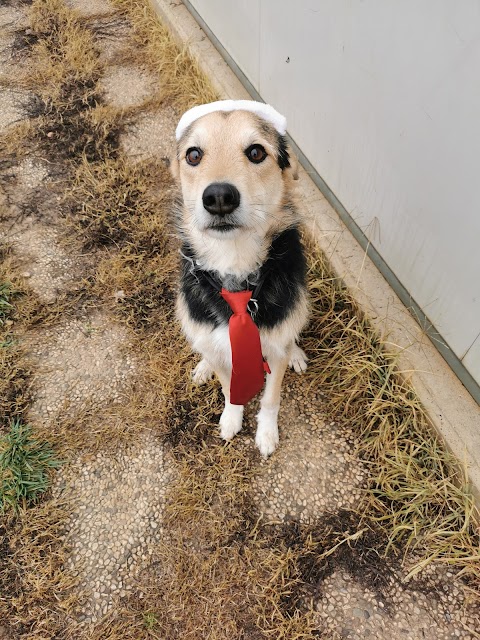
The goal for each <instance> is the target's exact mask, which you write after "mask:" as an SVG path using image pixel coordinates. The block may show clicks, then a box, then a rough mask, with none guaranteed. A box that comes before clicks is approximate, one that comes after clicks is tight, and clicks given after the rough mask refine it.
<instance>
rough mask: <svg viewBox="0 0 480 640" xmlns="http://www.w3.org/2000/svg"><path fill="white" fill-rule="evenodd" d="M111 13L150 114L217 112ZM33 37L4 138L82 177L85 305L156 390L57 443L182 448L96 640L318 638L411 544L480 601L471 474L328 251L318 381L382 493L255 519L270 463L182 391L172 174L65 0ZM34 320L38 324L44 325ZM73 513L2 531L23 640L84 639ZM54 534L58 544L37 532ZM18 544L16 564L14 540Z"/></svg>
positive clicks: (182, 58)
mask: <svg viewBox="0 0 480 640" xmlns="http://www.w3.org/2000/svg"><path fill="white" fill-rule="evenodd" d="M113 1H114V4H115V6H116V7H117V8H118V9H119V11H120V14H121V15H122V16H124V17H126V18H128V20H130V21H131V23H132V25H133V28H134V46H135V47H136V52H135V54H134V53H133V52H132V60H134V59H135V58H136V59H138V60H142V62H146V63H147V64H148V65H149V67H150V69H151V71H152V72H153V73H156V74H158V76H159V85H160V86H161V91H160V92H159V93H158V94H157V95H155V96H153V97H152V98H151V99H149V100H148V101H146V103H145V104H144V105H143V106H142V107H141V108H153V107H154V106H158V105H159V104H161V103H162V102H169V103H171V104H174V105H176V106H177V107H178V108H179V109H184V108H188V107H190V106H192V105H193V104H198V103H201V102H208V101H209V100H213V99H215V98H216V96H215V94H214V92H213V90H212V89H211V87H210V85H209V83H208V80H207V79H206V78H205V77H204V76H203V75H202V74H201V73H200V72H199V69H198V67H197V65H196V64H195V63H194V62H193V61H192V60H191V59H190V58H189V56H188V52H187V50H186V49H184V50H180V49H179V48H178V46H177V45H176V44H175V43H174V41H173V39H172V37H171V35H170V34H169V33H168V31H167V29H166V28H165V27H164V26H162V25H160V24H159V23H158V21H157V19H156V17H155V15H154V13H153V11H152V9H151V8H150V7H149V6H148V5H146V3H145V2H144V1H143V0H132V1H127V0H113ZM32 24H33V25H34V28H35V34H36V36H38V37H36V38H34V39H33V40H32V41H31V42H29V43H28V46H31V47H32V51H33V52H34V53H35V56H34V59H35V62H34V68H33V73H31V74H29V76H28V78H26V80H25V82H26V86H27V85H28V86H29V87H30V88H31V89H34V91H35V93H36V95H37V100H36V102H35V103H34V104H33V106H32V111H31V115H32V116H34V120H33V121H32V122H33V125H32V123H30V124H22V125H21V128H17V129H16V130H15V133H14V134H12V135H11V136H10V138H9V140H7V141H6V142H8V144H9V147H8V149H9V150H10V152H11V153H12V154H14V152H15V146H18V140H19V139H20V138H19V136H25V135H27V133H28V132H31V131H32V129H31V127H32V126H34V127H35V131H36V133H35V136H36V137H35V136H33V138H34V140H35V145H36V149H37V150H38V149H40V150H42V151H44V152H45V153H46V154H47V156H48V157H49V158H50V159H52V161H54V162H55V163H56V164H58V163H59V161H61V166H62V171H63V172H64V174H65V175H68V176H71V177H72V181H71V183H70V184H69V185H68V189H67V196H66V198H65V201H64V205H65V211H66V212H67V215H68V218H69V220H70V223H71V225H72V226H71V227H70V228H74V229H75V233H76V234H77V235H78V236H79V238H80V239H81V241H82V243H83V244H84V246H85V247H86V248H89V249H93V248H95V249H98V251H97V260H98V261H97V265H96V270H95V275H94V278H93V279H92V282H91V283H89V287H88V290H89V295H92V296H94V297H96V299H98V300H102V303H103V304H104V305H105V306H106V307H107V308H110V309H111V310H113V311H114V313H115V314H116V315H117V317H118V318H119V319H120V320H122V321H123V322H125V323H126V324H127V325H128V326H129V327H130V329H131V332H132V348H133V349H134V350H135V351H136V352H137V353H138V354H139V355H140V356H141V358H142V360H143V363H144V375H143V379H142V380H140V381H139V383H138V385H137V387H136V388H135V389H134V390H133V391H132V393H131V394H130V396H129V398H128V402H126V403H125V404H124V405H123V406H121V407H117V408H114V409H113V408H112V409H109V410H108V411H107V412H106V413H105V415H104V417H103V420H100V421H99V420H98V418H97V417H96V416H93V415H90V414H89V413H88V412H86V414H85V415H84V416H80V417H78V418H77V420H76V421H71V422H69V421H66V420H62V421H61V422H59V423H58V424H55V425H54V426H55V436H54V438H53V440H52V444H54V445H55V446H57V447H60V449H59V450H60V455H62V456H63V455H64V454H65V455H66V456H67V457H68V456H70V455H72V454H73V452H78V451H79V450H83V451H85V450H86V449H88V447H89V446H94V447H110V446H114V442H115V439H116V437H117V435H121V434H123V440H122V443H125V442H128V440H129V439H131V438H135V437H138V436H139V434H140V435H141V433H142V430H143V429H150V430H153V431H154V432H155V433H156V434H157V435H158V437H159V438H161V439H162V441H163V442H164V443H165V445H166V446H167V447H169V449H170V451H171V452H172V453H173V455H174V458H175V460H176V463H177V467H178V478H179V480H178V484H177V485H176V486H175V487H174V488H173V489H172V492H171V494H170V496H169V507H168V513H169V516H168V523H167V530H166V533H165V541H164V544H162V545H160V546H159V547H158V548H157V549H156V550H155V553H154V557H153V560H152V562H151V564H150V566H148V567H146V568H145V570H144V572H143V574H142V575H141V576H140V577H139V581H138V589H137V591H136V592H135V593H133V594H132V596H131V597H129V598H127V599H125V600H123V601H122V603H121V605H120V607H119V608H118V609H117V610H115V611H113V612H112V613H111V614H110V615H108V616H107V617H106V618H105V619H104V620H103V621H101V623H99V624H98V625H97V626H96V627H95V628H94V629H92V630H91V632H90V635H89V637H91V638H99V639H100V638H105V637H108V638H112V639H113V640H114V639H115V638H125V639H128V638H132V639H133V638H140V637H147V638H161V639H162V640H168V639H169V638H172V639H173V638H175V639H176V638H179V637H185V638H198V637H209V638H211V640H220V639H223V638H227V637H228V638H232V639H241V638H245V639H247V638H248V639H249V640H250V639H251V640H255V639H256V638H259V639H260V638H285V640H287V639H289V640H290V639H293V640H295V639H303V640H307V639H311V638H313V637H315V631H314V624H313V613H312V598H315V597H318V594H319V593H321V582H322V580H323V579H324V577H325V576H326V575H328V572H329V571H330V572H331V571H333V569H334V568H335V567H336V566H343V567H345V568H346V569H347V570H349V571H351V572H354V571H355V570H358V571H361V572H362V578H363V579H365V576H367V577H368V575H367V574H368V567H367V565H368V566H372V565H374V564H375V562H376V563H377V566H379V565H380V566H381V567H382V572H383V573H382V574H378V573H375V572H374V574H373V575H371V576H370V578H371V584H372V585H373V586H374V587H375V588H378V589H383V588H386V586H385V584H384V583H383V582H382V580H384V577H385V574H387V575H388V572H389V566H390V565H389V562H390V560H389V561H388V562H384V561H380V560H378V556H376V555H375V552H374V551H373V549H376V552H378V551H379V550H380V551H381V552H382V553H383V552H384V553H385V554H386V553H387V551H388V550H389V549H390V550H392V549H393V548H398V549H399V550H400V551H402V552H404V553H407V551H408V550H412V549H414V550H415V551H416V553H417V555H421V554H423V555H421V557H422V560H421V562H420V564H418V565H417V569H421V568H422V567H423V566H424V565H425V563H427V562H429V561H430V560H432V559H434V558H436V559H439V560H442V561H445V562H449V563H451V564H452V565H453V566H455V567H458V568H460V569H462V570H464V572H465V574H466V575H467V576H468V577H469V580H471V585H472V588H476V587H477V585H478V582H475V581H476V580H477V581H478V578H479V577H480V573H479V572H480V562H479V561H478V545H479V540H478V527H477V525H476V522H477V520H476V518H477V514H476V512H475V510H474V508H473V504H472V500H471V496H470V494H469V492H468V490H467V487H466V485H465V482H464V479H463V477H462V474H461V473H460V472H459V471H458V470H457V465H456V464H455V461H454V460H453V459H452V458H451V456H450V455H449V454H448V453H446V452H445V450H444V449H443V448H442V446H441V445H440V443H439V442H438V440H437V439H436V437H435V435H434V434H433V433H432V432H431V430H430V428H429V425H428V420H427V418H426V417H425V414H424V412H423V410H422V407H421V406H420V405H419V402H418V400H417V399H416V397H415V395H414V393H413V391H412V390H411V388H410V387H409V386H408V384H407V383H406V382H405V381H404V380H403V379H402V377H401V376H400V375H399V374H398V373H397V372H396V370H395V358H394V356H393V355H389V354H388V353H386V352H385V349H384V346H383V345H382V344H381V342H380V341H379V339H378V337H377V336H376V335H375V333H374V331H373V330H372V328H371V327H370V325H369V323H368V321H367V319H366V318H364V316H363V315H362V313H361V311H360V310H359V309H358V308H357V307H356V304H355V302H354V300H353V298H352V297H351V296H350V294H349V293H348V292H347V291H346V290H345V288H344V287H343V286H342V284H341V282H340V281H339V280H338V279H337V278H336V276H335V275H334V274H333V273H332V271H331V269H330V268H329V266H328V264H327V263H326V261H325V259H324V258H323V257H322V256H320V255H319V254H318V252H317V250H316V249H315V248H313V247H309V254H310V274H309V275H310V288H311V295H312V299H313V318H312V323H311V325H310V327H309V330H308V332H307V335H306V339H305V344H306V348H307V350H308V352H309V356H310V358H311V367H310V373H309V374H308V375H309V376H310V378H309V379H310V383H311V384H312V385H315V386H319V387H321V388H322V390H323V391H324V392H325V394H326V395H327V396H328V397H329V398H330V409H331V410H332V412H335V413H337V414H339V415H343V416H345V418H346V419H348V420H349V422H350V423H351V424H353V425H354V426H355V428H356V430H357V431H358V433H359V434H360V435H361V437H362V456H363V457H364V459H365V460H367V461H368V462H369V464H370V468H371V478H370V486H369V491H368V497H367V500H366V502H365V504H364V505H363V512H364V513H363V518H359V517H358V516H354V515H352V514H346V515H345V514H344V515H343V516H341V517H340V515H339V514H337V515H334V516H331V517H330V519H328V518H327V519H323V520H320V521H319V522H318V523H316V526H314V525H315V523H314V525H312V526H311V527H302V526H300V525H298V523H297V524H296V523H291V524H289V525H286V526H285V527H276V528H275V527H266V526H265V524H264V523H263V522H261V521H260V520H259V518H258V514H257V512H256V509H255V505H254V504H253V503H252V501H251V497H250V495H251V494H250V487H251V480H252V476H253V474H254V473H255V469H256V464H257V460H256V458H255V457H252V455H251V454H248V453H247V452H246V451H245V450H243V449H242V445H241V444H240V443H239V442H235V445H234V446H229V445H227V446H226V445H224V444H223V443H222V442H220V441H219V439H218V437H217V436H216V426H215V425H216V422H217V421H218V415H219V411H220V406H221V399H220V397H219V396H220V394H219V390H218V387H217V386H216V385H215V384H214V383H212V384H210V385H209V386H208V387H207V389H206V390H205V389H202V390H201V391H200V392H199V391H197V390H196V389H194V388H193V387H192V386H191V385H190V384H189V383H188V382H187V380H188V375H189V370H190V367H191V358H190V354H189V349H188V347H187V346H186V344H185V341H184V339H183V338H182V337H181V335H180V332H179V330H178V327H177V326H176V324H175V323H174V322H173V321H172V320H173V315H172V308H173V299H174V293H175V278H176V270H177V244H176V241H175V240H174V239H173V237H172V235H171V234H172V228H171V225H170V212H171V207H172V201H173V198H174V188H173V186H172V183H171V180H170V177H169V175H168V171H167V169H166V168H165V167H163V166H160V167H159V166H154V165H151V164H148V163H140V164H137V165H133V164H132V163H131V162H130V161H129V160H128V159H127V158H126V157H124V156H123V155H122V153H121V152H120V151H119V146H118V142H119V139H118V136H119V131H120V130H121V125H122V122H123V120H122V117H121V116H120V115H119V114H118V112H116V111H115V110H112V109H109V108H106V107H103V106H102V105H101V98H100V96H99V94H98V91H97V82H98V79H99V77H100V74H101V72H102V67H101V65H100V63H99V58H98V52H97V51H96V47H95V41H94V35H92V30H91V29H90V27H89V25H88V22H87V21H85V20H79V19H78V18H77V17H76V16H75V14H74V13H73V12H71V11H70V10H69V9H67V8H66V7H65V6H64V4H63V3H62V2H60V0H36V1H35V2H34V5H33V23H32ZM89 29H90V30H89ZM67 129H68V130H67ZM49 134H52V135H49ZM15 136H16V137H15ZM30 149H31V148H30ZM65 186H66V185H65V183H63V185H62V187H63V188H64V187H65ZM21 299H23V300H25V305H24V307H18V309H19V311H18V320H16V322H19V323H21V322H23V320H22V319H21V318H22V317H25V318H27V317H32V311H31V310H30V311H29V308H30V307H29V306H28V304H27V302H26V301H27V300H28V296H25V297H24V298H19V300H21ZM22 304H23V303H22ZM33 307H35V305H33ZM35 313H36V315H35V314H34V316H33V317H34V318H36V319H38V321H40V320H39V319H42V316H41V314H39V313H38V312H35ZM48 317H51V315H50V316H48ZM19 326H20V325H19ZM1 353H2V351H1V349H0V354H1ZM12 354H14V352H13V351H12ZM14 357H15V354H14ZM18 362H20V363H21V362H22V360H21V359H20V360H19V361H18ZM2 366H3V365H2ZM3 371H8V372H9V375H10V374H11V376H13V378H12V379H13V380H14V381H15V380H17V379H18V380H20V383H19V385H20V386H19V389H20V390H24V389H25V390H26V391H25V393H26V395H25V400H23V399H22V398H23V396H22V393H23V391H22V392H21V393H20V392H18V393H17V392H15V393H14V397H15V398H17V397H18V401H19V408H18V410H17V409H15V410H14V413H15V412H17V411H18V412H19V413H20V414H21V413H22V412H23V411H24V410H25V407H26V406H27V405H28V401H29V396H28V369H26V371H27V375H26V376H25V379H26V382H25V385H26V386H25V385H24V382H23V381H22V373H21V372H22V371H23V369H21V368H20V374H19V375H18V376H17V377H16V375H17V374H15V365H14V359H10V360H8V362H7V363H6V365H5V367H4V369H3ZM1 384H2V383H1V382H0V385H1ZM12 384H13V385H15V384H16V383H15V382H13V383H12ZM9 388H10V387H9ZM0 390H1V387H0ZM1 397H2V396H0V398H1ZM46 433H47V432H45V435H46ZM85 434H87V435H88V438H89V439H90V443H92V442H93V443H94V444H93V445H91V444H90V445H89V444H88V443H87V441H86V436H85ZM62 443H63V444H62ZM72 508H73V507H72V505H61V506H58V505H57V504H56V503H54V502H46V503H44V504H41V505H40V506H38V507H36V508H35V509H33V510H31V511H29V512H27V514H26V515H25V517H22V518H21V519H19V520H18V521H8V522H6V523H4V529H3V530H2V534H4V535H5V540H6V541H4V543H3V544H4V546H3V547H2V550H6V551H5V553H6V557H7V563H6V569H5V570H4V571H3V573H2V574H1V578H0V580H2V581H3V583H2V586H5V585H7V586H8V585H10V586H11V585H17V586H15V589H16V590H13V591H12V593H14V594H15V599H14V600H12V599H11V598H10V597H7V598H3V599H0V613H2V614H3V616H4V619H5V620H8V622H9V624H10V625H11V626H15V627H16V628H17V631H16V632H17V633H18V635H20V636H21V634H22V633H27V632H26V631H25V630H26V629H27V628H28V629H30V630H33V631H29V632H30V633H32V634H33V635H30V636H25V637H47V638H51V637H55V635H56V637H63V636H62V634H63V635H66V634H67V631H66V628H67V627H66V626H65V625H67V626H68V629H69V630H68V633H70V635H72V634H73V637H81V634H80V632H77V631H76V627H75V623H72V622H71V621H69V622H66V621H65V618H64V612H68V613H69V614H72V613H73V612H74V611H75V607H76V606H77V601H76V600H75V598H74V597H73V596H72V591H71V589H72V581H71V578H69V577H68V576H66V575H65V574H64V573H63V572H62V569H61V567H62V562H63V560H62V557H63V554H65V553H66V552H67V550H66V549H62V546H61V544H60V543H59V542H58V539H59V535H60V532H61V529H62V526H63V525H62V523H63V522H64V521H65V518H66V515H67V512H68V511H69V510H71V509H72ZM28 514H30V519H29V518H28ZM372 516H373V517H374V518H375V520H376V521H377V523H376V524H372V522H371V520H370V518H371V517H372ZM42 523H43V524H42ZM42 527H43V529H44V530H45V531H46V533H45V536H46V537H45V538H40V537H39V536H40V529H41V528H42ZM7 531H8V539H7ZM20 536H22V537H23V541H24V544H23V547H22V548H21V549H20V546H19V545H18V543H17V542H15V541H17V540H19V539H20ZM12 540H13V541H14V542H13V543H12ZM12 549H13V551H12ZM42 554H43V555H42ZM372 554H373V555H372ZM39 557H43V566H39V565H38V563H39ZM45 558H48V562H45ZM362 558H363V559H366V561H367V564H365V563H364V564H362ZM374 561H375V562H374ZM382 563H383V564H382ZM417 569H415V570H417ZM38 572H39V573H38ZM38 575H40V580H38V578H37V576H38ZM18 585H20V586H19V587H18ZM12 589H13V587H12ZM2 592H3V593H5V589H3V590H2ZM17 594H20V595H19V596H17ZM54 600H55V601H54ZM12 603H13V604H12ZM2 607H3V609H2ZM22 625H26V626H22ZM28 625H30V626H28ZM75 633H77V636H75ZM42 634H43V635H42ZM202 634H204V635H202ZM206 634H208V636H207V635H206Z"/></svg>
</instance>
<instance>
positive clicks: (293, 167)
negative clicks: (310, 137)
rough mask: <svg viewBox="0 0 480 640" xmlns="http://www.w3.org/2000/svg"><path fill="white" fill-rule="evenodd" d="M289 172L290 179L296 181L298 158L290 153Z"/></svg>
mask: <svg viewBox="0 0 480 640" xmlns="http://www.w3.org/2000/svg"><path fill="white" fill-rule="evenodd" d="M290 170H291V172H292V178H293V179H294V180H298V158H297V156H296V155H295V154H294V153H292V152H291V151H290Z"/></svg>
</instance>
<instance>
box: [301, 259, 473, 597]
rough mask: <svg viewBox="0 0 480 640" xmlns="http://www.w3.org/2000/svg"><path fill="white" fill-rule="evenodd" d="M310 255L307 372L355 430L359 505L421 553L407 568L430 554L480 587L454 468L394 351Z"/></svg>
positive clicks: (464, 496) (466, 496)
mask: <svg viewBox="0 0 480 640" xmlns="http://www.w3.org/2000/svg"><path fill="white" fill-rule="evenodd" d="M310 255H311V260H310V274H309V275H310V280H309V281H310V291H311V297H312V301H313V313H312V322H311V324H310V327H309V330H308V335H307V336H306V347H307V350H308V352H309V355H310V357H311V361H310V368H309V376H310V377H311V380H312V384H314V385H315V386H319V387H320V388H321V389H322V391H324V392H325V394H326V396H327V397H328V403H329V406H330V408H331V410H332V411H334V412H336V413H340V414H341V415H342V416H344V417H345V418H346V419H348V421H349V423H350V424H351V425H353V426H354V428H355V429H356V431H357V432H359V433H360V435H361V437H362V445H361V455H362V456H363V458H364V459H365V460H367V461H368V462H369V463H370V468H371V477H370V483H369V492H368V496H367V503H366V504H365V505H363V508H364V509H365V510H366V511H367V512H370V513H372V514H373V515H374V517H375V519H376V520H377V522H378V523H379V524H381V526H382V527H383V528H384V529H385V531H386V532H387V534H388V537H389V540H390V544H391V545H397V546H399V547H400V548H401V549H403V552H404V553H405V554H406V553H407V552H408V551H411V550H415V551H416V552H417V553H420V554H421V555H422V556H423V557H422V560H421V561H420V563H419V564H418V565H417V566H416V567H415V568H414V569H413V570H412V572H411V575H414V574H415V573H416V572H418V571H419V570H421V568H422V567H423V566H425V565H426V564H428V563H429V562H430V561H432V560H435V559H438V560H441V561H444V562H448V563H450V564H455V565H457V567H461V568H463V571H464V572H465V574H468V575H469V576H470V577H472V578H474V579H475V581H476V583H477V586H478V587H480V561H479V560H478V549H479V542H480V539H479V527H478V523H479V514H478V511H477V510H476V508H475V506H474V503H473V497H472V494H471V492H470V489H469V487H468V483H467V479H466V477H465V475H464V473H463V471H462V469H461V468H460V466H459V464H458V462H457V461H456V460H455V459H454V457H453V456H452V455H451V454H450V453H449V452H448V451H447V450H446V449H445V447H444V446H443V445H442V444H441V443H440V441H439V439H438V437H437V436H436V434H435V433H434V432H433V430H432V428H431V427H430V424H429V422H428V418H427V416H426V414H425V412H424V410H423V408H422V406H421V404H420V402H419V400H418V398H417V397H416V395H415V392H414V390H413V389H412V387H411V385H410V384H409V383H408V382H407V381H406V380H405V379H404V378H403V376H402V375H401V374H399V373H398V372H397V370H396V362H395V355H394V354H391V353H389V352H388V351H387V350H386V349H385V347H384V345H383V344H382V343H381V341H380V339H379V337H378V336H377V334H376V333H375V331H374V330H373V328H372V327H371V325H370V324H369V322H368V319H367V318H366V317H365V316H364V314H363V313H362V311H361V310H360V309H359V308H358V306H357V304H356V302H355V300H354V298H353V297H352V295H351V294H350V293H349V292H348V291H347V290H346V289H345V287H344V286H343V285H342V283H341V281H340V280H339V279H338V278H337V277H336V276H335V275H334V274H333V272H332V270H331V268H330V267H329V265H328V264H327V262H326V260H325V258H324V257H323V256H321V255H319V253H318V251H316V250H315V249H312V248H311V249H310Z"/></svg>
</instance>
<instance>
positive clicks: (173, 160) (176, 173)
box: [170, 151, 180, 182]
mask: <svg viewBox="0 0 480 640" xmlns="http://www.w3.org/2000/svg"><path fill="white" fill-rule="evenodd" d="M170 173H171V174H172V176H173V179H174V180H175V182H178V181H179V180H180V162H179V161H178V155H177V152H176V151H175V152H174V153H172V155H171V156H170Z"/></svg>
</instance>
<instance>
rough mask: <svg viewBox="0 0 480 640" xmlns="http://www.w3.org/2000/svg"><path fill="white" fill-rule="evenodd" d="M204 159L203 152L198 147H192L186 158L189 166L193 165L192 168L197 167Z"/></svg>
mask: <svg viewBox="0 0 480 640" xmlns="http://www.w3.org/2000/svg"><path fill="white" fill-rule="evenodd" d="M202 157H203V151H202V150H201V149H199V148H198V147H191V148H190V149H188V150H187V155H186V156H185V158H186V160H187V162H188V164H191V165H192V167H194V166H195V165H197V164H198V163H199V162H200V160H201V159H202Z"/></svg>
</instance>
